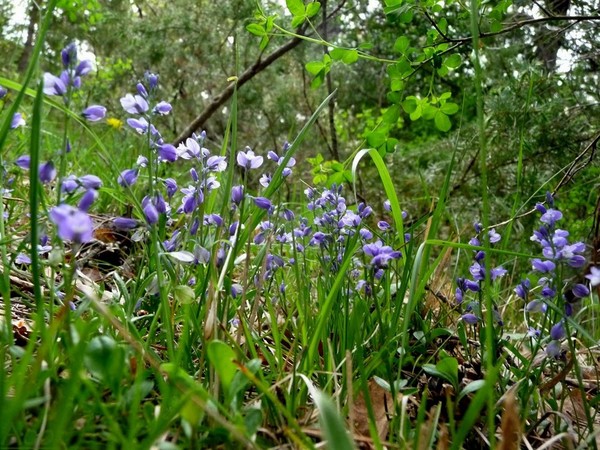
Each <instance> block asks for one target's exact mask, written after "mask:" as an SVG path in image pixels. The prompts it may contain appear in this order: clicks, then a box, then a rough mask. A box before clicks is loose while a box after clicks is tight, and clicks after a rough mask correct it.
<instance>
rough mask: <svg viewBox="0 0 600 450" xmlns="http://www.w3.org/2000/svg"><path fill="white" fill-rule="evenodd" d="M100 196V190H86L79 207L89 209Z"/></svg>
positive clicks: (83, 209)
mask: <svg viewBox="0 0 600 450" xmlns="http://www.w3.org/2000/svg"><path fill="white" fill-rule="evenodd" d="M97 198H98V191H97V190H95V189H88V190H87V191H85V193H84V194H83V196H82V197H81V200H80V201H79V205H78V206H79V209H80V210H82V211H86V212H87V211H88V210H89V209H90V206H92V203H94V201H95V200H96V199H97Z"/></svg>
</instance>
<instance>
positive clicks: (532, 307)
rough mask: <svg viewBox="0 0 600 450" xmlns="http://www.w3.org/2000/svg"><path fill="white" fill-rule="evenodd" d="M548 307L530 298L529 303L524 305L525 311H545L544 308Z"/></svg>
mask: <svg viewBox="0 0 600 450" xmlns="http://www.w3.org/2000/svg"><path fill="white" fill-rule="evenodd" d="M547 309H548V305H546V304H545V303H544V302H541V301H539V300H532V301H530V302H529V303H527V306H525V310H526V311H527V312H530V313H532V312H542V313H543V312H546V310H547Z"/></svg>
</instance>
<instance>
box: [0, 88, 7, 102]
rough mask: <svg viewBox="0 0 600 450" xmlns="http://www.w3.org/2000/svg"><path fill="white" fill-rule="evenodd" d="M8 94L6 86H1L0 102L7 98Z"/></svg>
mask: <svg viewBox="0 0 600 450" xmlns="http://www.w3.org/2000/svg"><path fill="white" fill-rule="evenodd" d="M6 94H8V91H7V90H6V88H5V87H4V86H0V100H2V99H3V98H4V97H6Z"/></svg>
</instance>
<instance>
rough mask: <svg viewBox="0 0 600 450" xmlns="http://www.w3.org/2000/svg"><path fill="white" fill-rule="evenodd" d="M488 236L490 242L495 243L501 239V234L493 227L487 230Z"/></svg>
mask: <svg viewBox="0 0 600 450" xmlns="http://www.w3.org/2000/svg"><path fill="white" fill-rule="evenodd" d="M488 236H489V237H490V243H491V244H495V243H496V242H498V241H500V239H501V236H500V235H499V234H498V233H497V232H496V229H495V228H492V229H491V230H490V231H488Z"/></svg>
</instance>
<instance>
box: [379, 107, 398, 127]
mask: <svg viewBox="0 0 600 450" xmlns="http://www.w3.org/2000/svg"><path fill="white" fill-rule="evenodd" d="M399 117H400V107H399V106H398V105H392V106H390V107H389V108H388V109H387V111H386V112H385V113H384V114H383V116H382V117H381V120H383V122H384V123H387V124H390V125H395V124H396V123H397V122H398V118H399Z"/></svg>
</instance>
